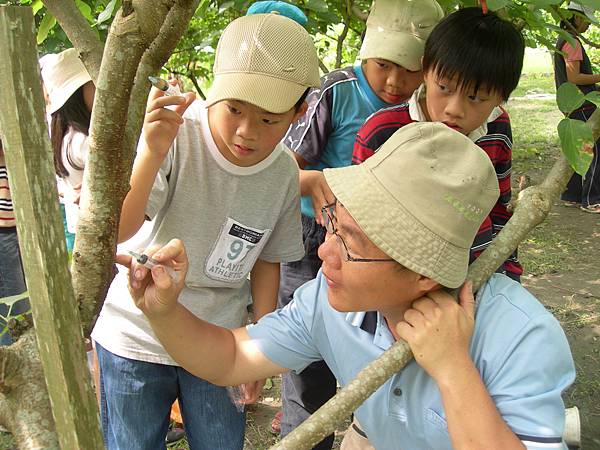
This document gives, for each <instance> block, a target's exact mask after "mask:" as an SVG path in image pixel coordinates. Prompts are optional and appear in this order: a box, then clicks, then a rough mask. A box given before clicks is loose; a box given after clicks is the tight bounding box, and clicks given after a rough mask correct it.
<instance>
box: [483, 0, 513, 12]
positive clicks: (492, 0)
mask: <svg viewBox="0 0 600 450" xmlns="http://www.w3.org/2000/svg"><path fill="white" fill-rule="evenodd" d="M508 1H509V0H488V2H487V5H488V8H489V9H490V11H497V10H499V9H502V8H504V7H505V6H506V5H507V4H508Z"/></svg>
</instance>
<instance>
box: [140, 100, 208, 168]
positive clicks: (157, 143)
mask: <svg viewBox="0 0 600 450" xmlns="http://www.w3.org/2000/svg"><path fill="white" fill-rule="evenodd" d="M195 98H196V96H195V95H194V93H193V92H188V93H186V94H184V95H174V96H165V95H164V93H163V92H162V91H161V90H159V89H156V88H152V90H151V91H150V97H149V98H148V105H147V107H146V117H145V118H144V138H145V140H146V146H147V147H148V149H149V150H150V151H151V152H152V154H153V155H155V156H157V157H159V158H160V159H161V160H162V159H164V158H165V156H166V155H167V153H168V152H169V148H170V147H171V144H172V143H173V140H174V139H175V136H177V132H178V131H179V126H180V125H181V124H182V123H183V113H184V112H185V110H186V109H188V106H190V105H191V104H192V102H193V101H194V99H195ZM167 106H171V107H172V108H167Z"/></svg>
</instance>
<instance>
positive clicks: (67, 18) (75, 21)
mask: <svg viewBox="0 0 600 450" xmlns="http://www.w3.org/2000/svg"><path fill="white" fill-rule="evenodd" d="M43 2H44V5H45V6H46V8H48V11H50V12H51V13H52V14H53V15H54V17H56V20H57V21H58V23H59V24H60V27H61V28H62V29H63V31H64V32H65V34H66V35H67V37H68V38H69V40H70V41H71V44H73V47H76V48H77V50H78V51H79V56H80V58H81V60H82V61H83V64H84V65H85V67H86V69H87V71H88V73H89V74H90V76H91V77H92V80H94V84H97V81H98V74H99V73H100V63H101V61H102V51H103V45H102V42H101V41H100V39H99V38H98V36H97V35H96V34H95V33H94V31H93V30H92V28H91V27H90V24H89V23H88V21H87V20H86V19H85V17H83V15H82V14H81V12H80V11H79V9H78V8H77V5H76V4H75V2H74V1H70V0H43Z"/></svg>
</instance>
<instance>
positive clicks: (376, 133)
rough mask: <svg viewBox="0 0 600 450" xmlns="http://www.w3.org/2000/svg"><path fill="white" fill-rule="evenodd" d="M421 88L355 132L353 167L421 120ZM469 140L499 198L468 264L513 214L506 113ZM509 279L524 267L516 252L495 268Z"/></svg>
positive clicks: (495, 116) (498, 113)
mask: <svg viewBox="0 0 600 450" xmlns="http://www.w3.org/2000/svg"><path fill="white" fill-rule="evenodd" d="M421 95H423V89H419V90H417V91H416V92H415V94H413V96H412V97H411V99H410V100H409V101H408V102H407V103H403V104H402V105H398V106H393V107H390V108H385V109H382V110H379V111H378V112H376V113H375V114H373V115H371V117H369V118H368V119H367V121H366V122H365V123H364V124H363V126H362V127H361V129H360V130H359V131H358V134H357V136H356V141H355V143H354V151H353V154H352V164H360V163H362V162H364V161H365V160H366V159H368V158H370V157H371V156H373V155H374V154H375V152H376V151H377V150H378V149H379V147H381V145H383V143H384V142H385V141H387V140H388V139H389V138H390V136H391V135H392V134H394V133H395V132H396V131H397V130H398V129H399V128H402V127H403V126H405V125H408V124H409V123H413V122H419V121H424V120H425V119H424V115H423V114H422V111H421V110H420V106H419V103H418V99H419V98H420V96H421ZM469 137H470V138H471V139H472V140H473V141H474V142H475V143H476V144H477V145H479V147H481V148H482V149H483V150H484V151H485V152H486V154H487V155H488V156H489V158H490V160H491V161H492V164H493V165H494V168H495V170H496V175H497V177H498V185H499V187H500V197H499V198H498V201H497V202H496V204H495V205H494V208H493V209H492V211H491V212H490V214H489V216H488V217H486V219H485V220H484V222H483V223H482V224H481V227H480V228H479V231H478V232H477V235H476V236H475V241H474V242H473V245H472V246H471V254H470V259H469V263H471V262H473V261H474V260H475V259H476V258H477V257H478V256H479V255H480V254H481V252H482V251H483V250H485V249H486V248H487V247H488V246H489V245H490V243H491V242H492V239H493V238H494V237H495V236H496V234H497V233H498V232H500V230H502V228H504V225H505V224H506V222H508V219H510V217H511V216H512V214H511V213H510V212H509V211H508V209H507V206H508V203H509V202H510V198H511V186H510V174H511V160H512V131H511V127H510V118H509V117H508V113H507V112H506V111H505V110H504V109H502V108H495V109H494V111H493V112H492V114H491V115H490V117H489V118H488V122H487V124H484V125H482V126H481V127H479V128H478V129H477V130H475V131H473V132H472V133H470V134H469ZM498 271H500V272H504V273H506V274H507V275H509V276H510V277H511V278H514V279H517V280H518V279H519V277H520V275H521V274H522V273H523V268H522V267H521V264H520V263H519V261H518V259H517V251H516V250H515V252H514V253H513V254H512V255H511V256H510V257H509V258H508V259H507V260H506V261H505V262H504V264H503V265H502V266H501V267H500V268H499V269H498Z"/></svg>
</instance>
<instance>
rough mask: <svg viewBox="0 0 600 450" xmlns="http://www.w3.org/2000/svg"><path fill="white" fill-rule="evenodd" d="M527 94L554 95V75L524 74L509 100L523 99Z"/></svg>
mask: <svg viewBox="0 0 600 450" xmlns="http://www.w3.org/2000/svg"><path fill="white" fill-rule="evenodd" d="M527 94H556V88H555V87H554V75H552V74H547V73H524V74H523V75H521V79H520V80H519V85H518V86H517V88H516V89H515V90H514V91H513V93H512V94H511V98H514V97H523V96H525V95H527Z"/></svg>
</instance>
